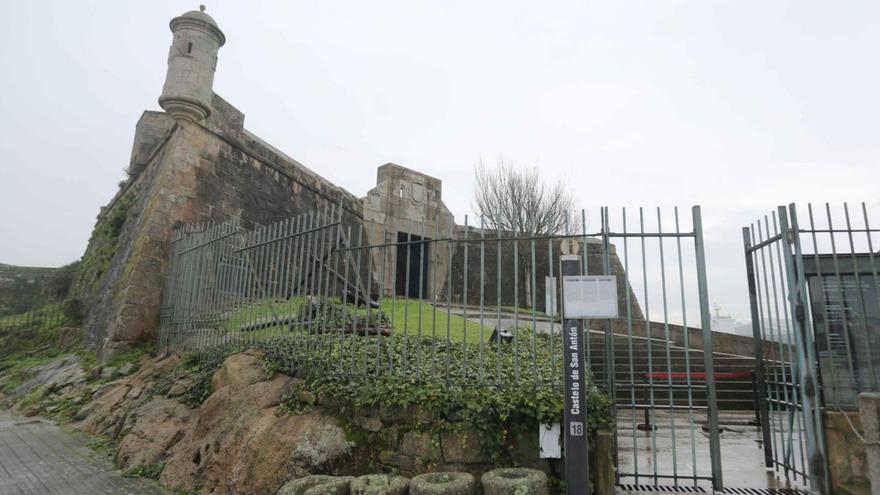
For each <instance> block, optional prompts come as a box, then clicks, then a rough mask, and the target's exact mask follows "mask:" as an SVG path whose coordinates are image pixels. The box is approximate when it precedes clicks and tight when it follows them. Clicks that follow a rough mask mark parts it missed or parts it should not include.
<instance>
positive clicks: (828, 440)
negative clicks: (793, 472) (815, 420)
mask: <svg viewBox="0 0 880 495" xmlns="http://www.w3.org/2000/svg"><path fill="white" fill-rule="evenodd" d="M844 415H846V417H844ZM822 417H823V421H824V426H825V449H826V452H827V455H828V469H829V472H830V474H831V491H832V493H853V494H855V493H870V492H871V484H870V482H869V481H868V473H867V468H866V457H865V445H864V444H863V443H862V441H861V439H860V438H859V437H858V436H857V435H856V434H855V433H854V432H853V429H852V427H851V426H850V425H849V423H852V425H853V426H854V427H855V428H856V430H857V431H858V432H859V434H860V435H861V434H862V422H861V420H860V418H859V412H858V411H846V412H843V411H825V412H823V413H822ZM847 418H849V422H847Z"/></svg>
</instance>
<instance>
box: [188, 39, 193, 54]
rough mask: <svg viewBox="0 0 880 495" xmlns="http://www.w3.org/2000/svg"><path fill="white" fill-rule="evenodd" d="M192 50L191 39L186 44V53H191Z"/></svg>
mask: <svg viewBox="0 0 880 495" xmlns="http://www.w3.org/2000/svg"><path fill="white" fill-rule="evenodd" d="M192 52H193V44H192V41H190V42H189V43H187V44H186V53H192Z"/></svg>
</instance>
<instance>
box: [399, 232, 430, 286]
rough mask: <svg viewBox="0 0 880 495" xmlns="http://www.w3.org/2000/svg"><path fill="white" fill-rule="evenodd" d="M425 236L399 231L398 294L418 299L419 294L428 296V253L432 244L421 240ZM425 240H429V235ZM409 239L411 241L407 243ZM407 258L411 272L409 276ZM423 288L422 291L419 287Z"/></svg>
mask: <svg viewBox="0 0 880 495" xmlns="http://www.w3.org/2000/svg"><path fill="white" fill-rule="evenodd" d="M421 240H423V238H422V237H421V236H417V235H415V234H407V233H406V232H398V233H397V242H398V243H400V244H398V245H397V280H396V282H395V283H396V286H397V295H398V297H408V298H412V299H417V298H418V297H419V295H421V296H422V297H427V296H428V260H429V259H430V256H429V254H428V251H429V248H430V244H429V243H427V242H416V241H421ZM424 240H428V238H427V237H425V238H424ZM407 241H409V242H410V243H409V244H407ZM407 260H409V274H408V276H407ZM420 288H421V292H419V289H420Z"/></svg>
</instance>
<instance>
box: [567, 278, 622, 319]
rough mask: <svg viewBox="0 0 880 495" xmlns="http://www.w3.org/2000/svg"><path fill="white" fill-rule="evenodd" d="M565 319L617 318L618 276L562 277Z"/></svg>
mask: <svg viewBox="0 0 880 495" xmlns="http://www.w3.org/2000/svg"><path fill="white" fill-rule="evenodd" d="M562 306H563V308H564V309H565V315H564V316H565V318H573V319H574V318H617V317H618V316H619V312H618V308H617V276H616V275H578V276H565V277H562Z"/></svg>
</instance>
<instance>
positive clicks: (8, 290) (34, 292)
mask: <svg viewBox="0 0 880 495" xmlns="http://www.w3.org/2000/svg"><path fill="white" fill-rule="evenodd" d="M63 278H64V268H44V267H33V266H14V265H6V264H3V263H0V315H3V314H10V313H19V312H22V311H26V310H28V309H30V308H31V307H33V306H34V305H40V304H43V303H45V302H49V301H58V300H60V299H63V298H64V297H65V295H66V291H67V286H68V284H67V283H66V281H65V280H63Z"/></svg>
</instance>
